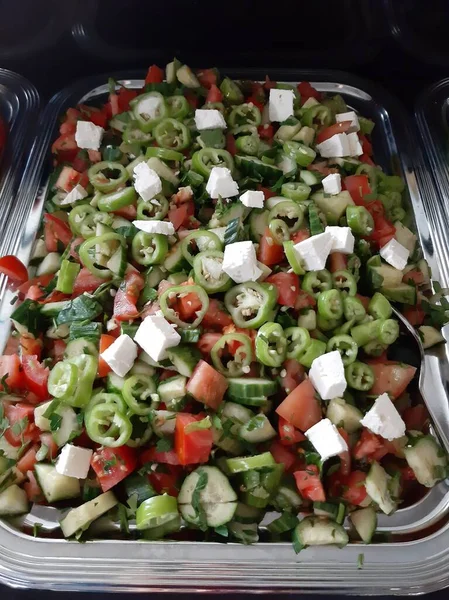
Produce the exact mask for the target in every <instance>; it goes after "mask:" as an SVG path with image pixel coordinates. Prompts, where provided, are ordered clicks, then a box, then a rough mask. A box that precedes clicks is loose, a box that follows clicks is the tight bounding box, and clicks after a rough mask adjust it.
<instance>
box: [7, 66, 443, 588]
mask: <svg viewBox="0 0 449 600" xmlns="http://www.w3.org/2000/svg"><path fill="white" fill-rule="evenodd" d="M226 72H228V73H229V74H230V75H231V76H233V77H242V78H249V77H251V78H253V79H262V78H263V77H264V75H265V72H262V71H254V70H252V71H250V72H245V71H240V72H239V71H232V70H226ZM138 75H139V76H141V74H140V73H139V74H138ZM269 75H270V76H271V77H272V78H273V79H276V80H278V81H287V82H292V81H301V80H309V81H312V83H313V85H314V86H315V87H317V88H318V89H319V90H321V91H325V92H330V93H337V92H338V93H340V94H342V95H343V96H344V98H345V100H346V101H347V103H348V105H350V106H351V107H353V108H355V109H356V110H359V111H360V112H361V113H362V114H363V115H365V116H368V117H370V118H372V119H373V120H374V121H375V122H376V127H375V130H374V135H373V138H374V140H373V141H374V149H375V153H376V161H377V162H378V163H379V164H381V165H382V166H383V167H384V169H385V170H387V171H388V172H390V173H396V174H401V175H402V176H403V177H404V179H405V181H406V184H407V189H408V197H409V204H410V210H411V211H412V212H413V214H414V216H415V221H416V228H417V232H418V234H419V237H420V240H421V244H422V246H423V250H424V254H425V257H426V258H427V259H428V261H429V263H430V265H431V267H432V270H433V273H434V277H435V278H438V277H439V276H440V273H443V274H444V273H445V271H444V269H445V265H444V261H445V254H444V253H443V252H440V250H439V248H440V246H439V243H438V235H439V233H441V232H440V231H439V228H438V222H437V220H436V219H435V215H434V210H435V207H434V204H433V203H432V202H433V200H432V198H433V195H432V193H429V191H430V192H432V188H431V182H429V181H428V180H427V179H426V172H425V170H424V168H423V166H422V163H421V162H420V159H419V157H417V153H416V139H415V138H414V136H413V133H412V131H411V126H410V124H409V123H408V122H407V121H405V119H404V116H403V115H404V111H403V110H401V107H400V106H398V105H397V104H396V102H395V101H394V100H393V99H392V98H390V97H389V96H388V95H387V94H386V93H384V92H382V91H380V90H379V89H377V88H376V87H375V86H374V85H372V84H370V83H368V82H365V81H361V80H358V79H355V78H354V77H352V76H350V75H348V74H345V73H338V72H327V71H286V70H283V71H276V72H273V71H271V72H269ZM115 77H116V79H119V80H120V79H121V80H122V83H124V84H125V85H127V86H130V87H141V86H142V79H140V78H139V79H138V78H137V76H136V78H132V77H131V78H130V75H129V74H127V75H126V74H125V75H124V74H123V73H122V74H120V73H119V74H115ZM106 81H107V77H106V76H103V77H94V78H89V79H87V80H84V81H82V82H79V83H77V84H75V85H74V86H73V87H71V88H68V89H66V90H64V91H63V92H61V93H59V94H58V95H56V96H55V97H54V98H53V99H52V100H51V102H50V104H49V105H48V107H47V108H46V110H45V112H44V114H43V115H42V117H41V120H40V124H39V136H38V138H37V139H36V141H35V144H34V147H33V151H32V156H31V159H30V161H29V163H28V165H27V169H26V172H25V175H24V178H23V180H22V185H21V188H20V190H19V199H20V202H19V203H18V204H17V206H16V207H15V211H14V215H13V222H14V224H15V227H14V228H13V227H11V228H10V229H9V231H8V235H7V239H6V241H5V244H4V248H3V249H2V251H8V252H11V253H15V254H17V255H18V256H19V257H20V258H21V259H22V260H24V261H27V260H28V258H29V254H30V250H31V246H32V243H33V240H34V236H35V234H36V231H37V228H38V224H39V220H40V217H41V213H42V208H43V201H44V196H45V191H46V185H47V180H48V174H49V170H50V160H49V144H50V141H51V139H52V137H53V135H54V134H55V133H56V129H57V119H58V116H59V115H60V114H61V113H63V112H64V111H65V110H66V109H67V108H68V107H69V106H72V105H75V104H76V103H78V102H81V101H82V102H87V101H94V100H96V99H99V98H102V97H105V95H106V93H107V85H106ZM418 178H419V182H420V185H421V183H422V188H421V187H420V185H418ZM421 192H422V193H421ZM434 223H435V224H436V225H435V227H436V229H435V227H434V226H433V224H434ZM442 279H444V276H443V277H442ZM3 286H4V284H3ZM9 299H10V293H9V292H7V291H5V290H4V289H3V300H2V303H1V305H0V332H1V333H2V335H3V337H6V335H7V332H8V329H9V325H8V315H9V314H10V312H11V306H10V303H9ZM1 341H2V340H0V343H1ZM3 341H4V340H3ZM425 369H426V375H427V376H426V382H425V385H426V396H430V397H431V405H430V407H429V408H430V409H431V413H432V416H433V417H434V419H435V421H436V425H437V427H436V428H437V430H438V432H439V433H440V435H441V437H442V439H443V441H444V442H445V443H447V441H448V440H449V408H448V402H447V396H446V391H447V384H448V382H449V358H448V356H447V351H446V348H445V347H444V348H442V347H440V348H439V349H437V350H435V351H434V352H431V353H429V354H428V355H427V356H426V364H425ZM428 386H429V387H428ZM430 386H432V387H430ZM57 518H58V511H57V510H56V509H53V508H50V507H37V508H36V509H35V511H34V512H33V513H32V514H30V515H29V516H28V517H26V522H27V523H30V524H31V523H32V522H33V520H34V522H39V523H43V524H44V527H43V529H42V537H37V538H33V537H31V536H29V535H26V534H24V533H22V532H21V531H20V530H19V529H18V528H16V527H14V526H13V525H12V524H11V523H0V579H1V580H2V581H4V582H6V583H9V584H10V585H15V586H26V587H46V588H51V589H72V590H98V589H103V590H114V591H117V590H129V591H150V590H157V591H161V590H186V589H191V590H196V591H206V590H211V589H214V590H217V591H223V590H234V591H235V590H244V591H248V592H249V591H251V592H261V591H268V590H275V591H293V590H301V591H328V592H334V593H353V594H356V593H357V594H381V593H393V594H405V593H413V594H416V593H423V592H429V591H432V590H436V589H439V588H442V587H443V586H445V585H448V584H449V550H448V548H449V482H448V481H446V482H442V483H440V484H439V485H438V486H437V487H435V488H434V489H432V490H431V491H429V492H428V493H427V494H426V495H425V496H424V497H423V498H422V499H421V500H420V501H419V502H417V503H416V504H414V505H412V506H409V507H407V508H404V509H401V510H399V511H398V512H397V513H395V514H394V515H393V516H391V517H385V516H380V518H379V531H380V532H385V533H387V532H388V533H389V534H390V536H389V541H388V542H385V543H375V544H372V545H365V544H362V543H353V544H350V545H349V546H347V547H346V548H344V549H342V550H338V549H333V548H329V547H324V548H320V547H318V548H309V549H307V550H306V551H303V552H301V553H300V554H299V555H298V556H295V554H294V552H293V550H292V547H291V544H290V543H265V542H261V543H259V544H256V545H254V546H241V545H238V544H234V543H229V544H220V543H211V542H191V541H177V542H173V541H159V542H141V541H132V540H119V541H118V540H117V539H114V538H116V537H117V534H115V533H114V532H113V531H112V532H111V531H109V530H108V532H107V534H103V537H102V539H98V540H95V541H92V542H87V543H85V544H78V543H76V542H67V541H65V540H62V539H57V538H56V537H48V536H50V535H54V536H57V535H58V533H57V528H56V523H57ZM98 529H99V528H98V527H97V531H98ZM52 532H53V533H52ZM98 535H99V536H100V534H99V533H98ZM360 554H363V555H364V566H363V568H362V569H359V568H358V560H359V555H360Z"/></svg>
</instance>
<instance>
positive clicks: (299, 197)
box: [281, 181, 312, 202]
mask: <svg viewBox="0 0 449 600" xmlns="http://www.w3.org/2000/svg"><path fill="white" fill-rule="evenodd" d="M311 191H312V188H311V187H309V186H308V185H307V184H305V183H302V182H300V181H290V182H288V183H283V184H282V187H281V195H282V196H284V197H285V198H290V200H294V201H295V202H303V201H304V200H307V198H308V197H309V196H310V192H311Z"/></svg>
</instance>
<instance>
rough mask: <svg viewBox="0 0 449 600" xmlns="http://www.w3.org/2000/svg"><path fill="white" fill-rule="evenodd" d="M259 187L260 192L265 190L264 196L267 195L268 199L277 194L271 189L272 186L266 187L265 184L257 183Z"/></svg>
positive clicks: (266, 198)
mask: <svg viewBox="0 0 449 600" xmlns="http://www.w3.org/2000/svg"><path fill="white" fill-rule="evenodd" d="M257 189H258V190H259V192H263V193H264V196H265V200H268V199H269V198H274V197H275V196H277V194H276V192H272V191H271V190H270V188H267V187H264V186H263V185H260V183H259V184H257Z"/></svg>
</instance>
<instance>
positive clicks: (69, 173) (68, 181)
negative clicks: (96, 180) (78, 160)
mask: <svg viewBox="0 0 449 600" xmlns="http://www.w3.org/2000/svg"><path fill="white" fill-rule="evenodd" d="M88 183H89V178H88V176H87V173H86V172H84V173H79V172H78V171H76V170H75V169H74V168H73V167H67V166H65V167H63V168H62V170H61V172H60V174H59V177H58V179H57V181H56V184H55V186H56V187H57V188H58V190H62V191H64V192H71V191H72V190H73V188H74V187H75V186H76V185H78V184H80V185H82V186H83V187H85V186H86V185H87V184H88Z"/></svg>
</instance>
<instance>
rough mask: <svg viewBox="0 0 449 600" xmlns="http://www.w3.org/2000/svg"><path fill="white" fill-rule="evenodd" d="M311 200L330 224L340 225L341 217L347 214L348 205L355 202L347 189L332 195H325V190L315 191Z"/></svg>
mask: <svg viewBox="0 0 449 600" xmlns="http://www.w3.org/2000/svg"><path fill="white" fill-rule="evenodd" d="M311 200H313V201H314V202H315V204H316V205H317V206H318V208H319V209H320V210H321V211H322V212H323V213H324V216H325V217H326V221H327V223H328V225H338V223H339V221H340V219H341V218H342V217H344V216H345V213H346V209H347V207H348V206H352V205H353V204H354V200H353V199H352V198H351V194H350V193H349V192H348V191H347V190H343V191H342V192H340V193H339V194H335V195H334V196H330V197H327V196H325V194H324V192H315V193H314V194H312V196H311Z"/></svg>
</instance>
